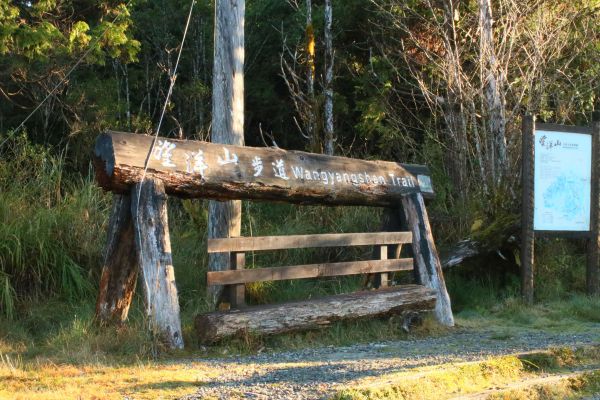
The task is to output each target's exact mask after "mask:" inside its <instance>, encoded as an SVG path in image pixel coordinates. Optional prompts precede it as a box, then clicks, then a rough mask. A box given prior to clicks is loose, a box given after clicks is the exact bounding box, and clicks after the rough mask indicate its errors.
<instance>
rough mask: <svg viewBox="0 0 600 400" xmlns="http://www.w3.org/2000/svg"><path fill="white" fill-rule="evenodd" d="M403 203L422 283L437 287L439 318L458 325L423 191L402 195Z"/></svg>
mask: <svg viewBox="0 0 600 400" xmlns="http://www.w3.org/2000/svg"><path fill="white" fill-rule="evenodd" d="M402 206H403V208H404V212H405V214H406V219H407V220H408V225H409V226H410V228H411V230H412V233H413V245H412V250H413V254H414V259H415V272H417V274H416V275H417V277H418V279H419V283H420V284H422V285H424V286H426V287H428V288H431V289H433V290H435V294H436V298H437V302H436V305H435V316H436V319H437V320H438V322H439V323H440V324H442V325H446V326H454V316H453V315H452V307H451V305H450V296H449V295H448V291H447V290H446V282H445V281H444V273H443V272H442V264H441V263H440V259H439V256H438V253H437V249H436V247H435V242H434V240H433V233H432V232H431V226H430V225H429V217H428V216H427V210H426V208H425V202H424V201H423V196H421V194H420V193H413V194H409V195H407V196H405V197H403V198H402Z"/></svg>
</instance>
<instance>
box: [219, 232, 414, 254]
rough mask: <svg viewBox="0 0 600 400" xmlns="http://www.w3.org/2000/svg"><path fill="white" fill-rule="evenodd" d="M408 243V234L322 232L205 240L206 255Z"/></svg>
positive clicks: (410, 238) (410, 241) (410, 235)
mask: <svg viewBox="0 0 600 400" xmlns="http://www.w3.org/2000/svg"><path fill="white" fill-rule="evenodd" d="M401 243H412V233H411V232H370V233H326V234H320V235H288V236H255V237H238V238H226V239H209V240H208V252H209V253H223V252H233V251H235V252H237V251H257V250H281V249H305V248H310V247H337V246H369V245H387V244H401Z"/></svg>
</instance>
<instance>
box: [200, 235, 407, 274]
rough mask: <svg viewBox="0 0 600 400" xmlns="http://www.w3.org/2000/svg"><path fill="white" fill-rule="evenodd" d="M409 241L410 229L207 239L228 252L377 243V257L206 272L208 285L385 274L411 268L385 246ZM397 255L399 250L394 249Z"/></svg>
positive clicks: (211, 245) (213, 249) (210, 249)
mask: <svg viewBox="0 0 600 400" xmlns="http://www.w3.org/2000/svg"><path fill="white" fill-rule="evenodd" d="M405 243H412V233H410V232H377V233H333V234H319V235H291V236H261V237H238V238H227V239H209V240H208V252H209V253H223V252H228V253H232V259H233V257H235V255H236V254H240V253H242V254H243V253H244V252H246V251H265V250H281V249H303V248H318V247H345V246H372V245H375V246H378V248H379V255H380V257H379V259H378V260H368V261H346V262H335V263H320V264H308V265H292V266H285V267H270V268H255V269H232V270H227V271H209V272H208V274H207V284H208V285H236V284H244V283H249V282H260V281H278V280H285V279H300V278H316V277H328V276H342V275H355V274H367V273H368V274H370V273H388V272H395V271H407V270H412V269H413V260H412V258H404V259H399V258H397V255H396V256H395V257H393V258H391V259H388V254H387V246H388V245H398V248H400V247H401V246H402V245H403V244H405ZM396 254H399V251H397V252H396Z"/></svg>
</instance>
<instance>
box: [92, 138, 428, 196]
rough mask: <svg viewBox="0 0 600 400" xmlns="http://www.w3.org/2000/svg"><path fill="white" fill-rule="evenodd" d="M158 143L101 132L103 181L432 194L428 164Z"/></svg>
mask: <svg viewBox="0 0 600 400" xmlns="http://www.w3.org/2000/svg"><path fill="white" fill-rule="evenodd" d="M153 141H154V137H152V136H147V135H138V134H132V133H123V132H106V133H104V134H102V135H100V136H99V137H98V139H97V140H96V147H95V150H94V164H95V167H96V177H97V180H98V182H99V184H100V186H102V187H103V188H104V189H106V190H110V191H113V192H115V193H128V191H129V186H131V185H133V184H136V183H138V182H139V181H140V180H141V179H142V177H143V176H144V175H145V176H146V177H152V178H156V179H159V180H161V181H162V182H163V184H164V186H165V190H166V192H167V193H168V194H173V195H177V196H179V197H187V198H195V197H202V198H210V199H217V200H228V199H254V200H272V201H285V202H291V203H301V204H328V205H368V206H398V204H399V202H400V198H401V196H402V195H406V194H409V193H417V192H418V193H423V194H424V195H425V196H427V197H433V188H432V186H431V177H430V172H429V169H428V168H427V167H426V166H424V165H413V164H399V163H395V162H387V161H366V160H358V159H350V158H345V157H333V156H326V155H322V154H312V153H306V152H301V151H286V150H281V149H276V148H264V147H242V146H233V145H223V144H214V143H207V142H200V141H192V140H175V139H166V138H157V141H156V143H154V144H153ZM146 163H147V169H146V172H145V173H144V169H145V168H144V167H145V165H146Z"/></svg>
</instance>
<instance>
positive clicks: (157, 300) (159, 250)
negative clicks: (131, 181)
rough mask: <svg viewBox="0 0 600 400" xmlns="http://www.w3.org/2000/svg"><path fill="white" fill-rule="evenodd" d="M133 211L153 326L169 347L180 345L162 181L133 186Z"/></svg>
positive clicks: (140, 262)
mask: <svg viewBox="0 0 600 400" xmlns="http://www.w3.org/2000/svg"><path fill="white" fill-rule="evenodd" d="M131 211H132V216H133V227H134V233H135V243H136V249H137V254H138V258H139V264H140V267H141V272H142V286H143V290H144V297H145V301H146V314H147V317H148V322H149V324H150V329H151V330H152V333H153V334H154V335H156V336H157V337H159V338H160V339H161V340H164V341H165V342H166V344H167V345H168V346H169V347H171V348H178V349H181V348H183V336H182V334H181V320H180V318H179V300H178V298H177V287H176V286H175V272H174V271H173V258H172V256H171V238H170V236H169V220H168V218H167V195H166V193H165V189H164V186H163V183H162V182H161V181H159V180H155V179H146V180H144V181H143V182H142V183H138V184H136V185H135V186H133V188H132V196H131Z"/></svg>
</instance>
